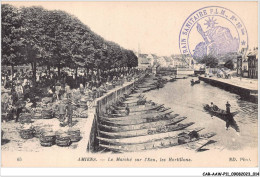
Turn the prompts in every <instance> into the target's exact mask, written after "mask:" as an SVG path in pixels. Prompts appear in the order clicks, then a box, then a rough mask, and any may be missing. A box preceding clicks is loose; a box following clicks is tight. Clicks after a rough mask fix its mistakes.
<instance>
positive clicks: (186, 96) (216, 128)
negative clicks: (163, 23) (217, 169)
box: [145, 78, 258, 150]
mask: <svg viewBox="0 0 260 177" xmlns="http://www.w3.org/2000/svg"><path fill="white" fill-rule="evenodd" d="M191 79H192V78H187V79H179V80H177V81H175V82H168V83H167V84H166V85H165V87H164V88H161V89H159V90H153V91H150V92H148V93H146V94H145V95H146V97H147V99H148V100H149V99H150V100H153V101H154V102H156V103H159V104H164V105H165V106H166V107H170V108H172V110H173V111H174V113H178V114H180V116H186V117H188V118H187V119H186V120H184V121H183V122H182V123H187V122H195V124H194V125H192V126H191V127H190V128H196V127H204V128H205V129H204V130H203V131H201V133H207V132H215V133H217V135H216V136H215V137H213V139H214V140H216V141H217V142H216V143H215V145H214V148H216V149H220V150H223V149H225V150H242V149H244V148H255V147H257V136H258V132H257V131H258V121H257V120H258V118H257V117H258V106H257V104H255V103H252V102H248V101H244V100H241V99H240V96H239V95H236V94H233V93H230V92H228V91H225V90H222V89H219V88H217V87H213V86H211V85H209V84H207V83H204V82H203V81H201V82H200V84H196V85H194V86H191V84H190V80H191ZM193 79H194V78H193ZM195 80H196V78H195ZM227 101H229V103H230V104H231V112H235V111H238V114H237V115H236V116H234V121H235V122H236V124H237V125H238V127H239V132H238V131H236V130H235V129H233V128H231V127H229V128H228V130H226V122H225V121H223V120H221V119H219V118H218V117H215V116H213V117H212V116H211V115H210V114H208V113H207V112H206V111H205V110H204V109H203V104H210V103H211V102H213V103H214V104H215V105H217V106H218V107H219V108H220V109H225V108H226V106H225V104H226V102H227Z"/></svg>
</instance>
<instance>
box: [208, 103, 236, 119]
mask: <svg viewBox="0 0 260 177" xmlns="http://www.w3.org/2000/svg"><path fill="white" fill-rule="evenodd" d="M203 108H204V109H205V110H206V111H208V112H209V113H211V114H213V115H214V116H217V117H224V118H228V117H231V116H232V117H233V116H235V115H236V114H237V113H238V112H231V113H227V112H226V111H225V110H223V109H219V108H217V107H216V110H213V109H212V108H211V107H210V106H209V105H208V104H205V105H203Z"/></svg>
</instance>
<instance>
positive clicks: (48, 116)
mask: <svg viewBox="0 0 260 177" xmlns="http://www.w3.org/2000/svg"><path fill="white" fill-rule="evenodd" d="M42 118H43V119H52V118H53V112H52V109H43V110H42Z"/></svg>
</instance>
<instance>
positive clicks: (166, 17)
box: [2, 1, 258, 56]
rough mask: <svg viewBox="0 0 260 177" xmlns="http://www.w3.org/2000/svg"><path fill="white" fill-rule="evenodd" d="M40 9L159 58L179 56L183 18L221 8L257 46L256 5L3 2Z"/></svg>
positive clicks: (229, 3) (252, 3)
mask: <svg viewBox="0 0 260 177" xmlns="http://www.w3.org/2000/svg"><path fill="white" fill-rule="evenodd" d="M2 3H8V4H12V5H14V6H16V7H20V6H25V7H27V6H42V7H44V8H46V9H49V10H54V9H57V10H63V11H65V12H68V13H70V14H72V15H74V16H76V17H78V18H79V19H80V20H81V21H82V22H83V23H84V24H86V25H87V26H89V27H90V28H91V29H92V30H93V31H94V32H95V33H97V34H99V35H100V36H102V37H103V38H105V39H106V40H109V41H113V42H116V43H118V44H119V45H121V46H122V47H124V48H126V49H131V50H135V51H138V46H140V51H141V53H154V54H157V55H160V56H164V55H165V56H169V55H171V54H179V53H180V50H179V33H180V30H181V27H182V25H183V23H184V22H185V20H186V18H188V17H189V15H190V14H192V13H193V12H194V11H196V10H198V9H200V8H202V7H205V6H214V5H218V6H222V7H225V8H228V9H230V10H232V11H233V12H235V13H236V14H237V15H238V16H239V17H240V18H241V20H242V21H243V23H244V24H245V26H246V28H247V32H248V39H249V40H248V43H249V48H253V47H255V46H257V44H258V28H257V27H258V26H257V24H258V14H257V13H258V12H257V2H73V1H72V2H68V1H65V2H61V1H58V2H47V1H45V2H44V1H43V2H21V1H18V2H10V1H8V2H2Z"/></svg>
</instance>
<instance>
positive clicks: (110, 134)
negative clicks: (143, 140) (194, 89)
mask: <svg viewBox="0 0 260 177" xmlns="http://www.w3.org/2000/svg"><path fill="white" fill-rule="evenodd" d="M193 124H194V122H190V123H186V124H176V125H165V126H160V127H155V128H148V129H141V130H132V131H124V132H105V131H99V132H100V133H101V134H102V135H105V136H107V137H109V138H130V137H137V136H146V135H153V134H157V133H166V132H172V131H178V130H183V129H185V128H187V127H189V126H191V125H193Z"/></svg>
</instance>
